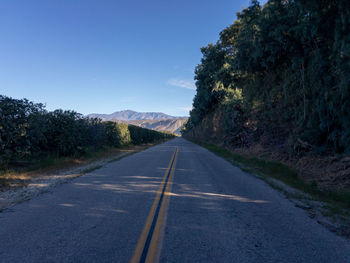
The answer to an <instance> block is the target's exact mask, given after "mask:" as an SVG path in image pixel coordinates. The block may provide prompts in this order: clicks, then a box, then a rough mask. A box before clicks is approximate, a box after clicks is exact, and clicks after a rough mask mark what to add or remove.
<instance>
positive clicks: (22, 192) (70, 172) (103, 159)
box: [0, 145, 150, 212]
mask: <svg viewBox="0 0 350 263" xmlns="http://www.w3.org/2000/svg"><path fill="white" fill-rule="evenodd" d="M149 146H150V145H145V146H133V147H130V148H128V149H124V150H115V151H110V152H108V153H107V152H106V153H102V154H99V155H97V156H96V157H94V158H90V159H80V160H79V159H71V160H69V161H63V162H60V163H58V164H54V165H51V166H49V167H46V168H44V169H38V170H35V171H31V172H24V173H12V174H11V173H8V174H6V175H3V176H2V177H1V179H2V180H1V181H0V212H1V211H3V210H4V209H7V208H9V207H11V206H13V205H15V204H17V203H21V202H23V201H26V200H30V199H32V198H33V197H35V196H37V195H39V194H41V193H45V192H49V191H51V190H52V189H53V188H54V187H56V186H57V185H59V184H62V183H67V182H69V181H70V180H72V179H74V178H77V177H79V176H82V175H84V174H86V173H89V172H91V171H93V170H95V169H98V168H100V167H101V166H103V165H105V164H107V163H109V162H113V161H117V160H119V159H121V158H123V157H125V156H127V155H130V154H132V153H135V152H138V151H141V150H143V149H145V148H148V147H149Z"/></svg>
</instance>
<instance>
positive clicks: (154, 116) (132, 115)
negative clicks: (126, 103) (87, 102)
mask: <svg viewBox="0 0 350 263" xmlns="http://www.w3.org/2000/svg"><path fill="white" fill-rule="evenodd" d="M87 116H88V117H90V118H100V119H102V120H104V121H110V120H121V121H131V120H163V119H178V118H185V117H174V116H170V115H167V114H165V113H162V112H136V111H132V110H123V111H116V112H114V113H111V114H98V113H92V114H89V115H87Z"/></svg>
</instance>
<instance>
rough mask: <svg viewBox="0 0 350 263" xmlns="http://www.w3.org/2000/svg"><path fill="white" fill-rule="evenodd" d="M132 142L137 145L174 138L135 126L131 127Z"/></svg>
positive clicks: (168, 134) (167, 134) (170, 135)
mask: <svg viewBox="0 0 350 263" xmlns="http://www.w3.org/2000/svg"><path fill="white" fill-rule="evenodd" d="M129 131H130V137H131V141H132V142H133V143H135V144H143V143H150V142H155V141H158V140H162V139H170V138H173V137H174V135H172V134H170V133H161V132H157V131H154V130H149V129H144V128H141V127H138V126H135V125H129Z"/></svg>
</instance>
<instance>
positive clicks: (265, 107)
mask: <svg viewBox="0 0 350 263" xmlns="http://www.w3.org/2000/svg"><path fill="white" fill-rule="evenodd" d="M202 53H203V59H202V61H201V64H200V65H198V66H197V68H196V72H195V73H196V76H195V79H196V86H197V94H196V96H195V98H194V102H193V110H192V111H191V114H190V119H189V121H188V122H187V126H186V129H185V131H186V132H188V131H190V130H191V129H192V128H193V127H195V126H197V125H199V124H200V123H201V121H202V119H203V118H204V116H206V115H207V114H208V113H209V112H211V111H212V110H214V109H216V108H218V107H222V108H223V109H224V110H225V112H227V113H228V114H227V117H226V119H227V120H225V123H223V125H226V126H227V127H228V129H229V131H228V132H229V133H230V134H236V133H237V132H240V131H241V130H242V129H246V130H247V129H248V130H249V129H250V130H254V136H255V137H256V139H258V137H259V135H261V134H262V133H263V132H265V133H266V131H268V130H271V131H274V132H276V131H279V132H280V133H281V134H284V135H285V136H287V137H288V136H289V137H290V138H294V140H298V139H301V140H303V141H306V142H308V143H309V144H311V145H314V146H315V147H316V148H318V149H324V150H325V151H334V152H338V153H343V152H348V153H349V152H350V99H349V98H350V5H349V4H348V3H347V1H346V0H335V1H326V0H322V1H318V0H311V1H303V0H295V1H287V0H269V1H268V2H267V3H266V4H265V5H264V7H261V6H260V5H259V3H258V1H252V3H251V5H250V6H249V7H248V8H246V9H244V10H242V12H240V13H238V14H237V20H236V21H235V22H234V23H233V24H232V25H231V26H229V27H228V28H226V29H224V30H223V31H222V32H221V33H220V40H219V41H218V42H217V44H216V45H209V46H208V47H205V48H202ZM237 92H239V93H240V98H239V99H238V100H237V96H234V93H237ZM232 122H234V124H233V123H232ZM249 125H250V126H249ZM252 126H254V127H252Z"/></svg>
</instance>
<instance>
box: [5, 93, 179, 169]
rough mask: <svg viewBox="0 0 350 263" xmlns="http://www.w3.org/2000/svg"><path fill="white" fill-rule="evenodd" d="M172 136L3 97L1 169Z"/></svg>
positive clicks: (25, 100) (24, 100) (23, 100)
mask: <svg viewBox="0 0 350 263" xmlns="http://www.w3.org/2000/svg"><path fill="white" fill-rule="evenodd" d="M171 137H173V135H169V134H164V133H160V132H157V131H151V130H148V129H144V128H139V127H134V126H132V127H128V125H127V124H117V123H114V122H102V121H101V120H100V119H96V118H86V117H83V116H82V115H81V114H79V113H76V112H74V111H63V110H55V111H52V112H48V111H46V110H45V108H44V106H43V104H37V103H33V102H30V101H28V100H27V99H22V100H16V99H12V98H9V97H5V96H1V95H0V167H2V168H4V167H7V166H9V165H19V164H22V163H26V162H31V161H34V160H36V159H40V158H44V157H46V156H48V155H50V156H52V155H53V156H58V157H60V156H75V155H82V154H85V153H86V152H87V151H88V150H89V149H91V148H94V149H100V148H103V147H105V146H113V147H120V146H123V145H128V144H131V143H133V144H142V143H149V142H155V141H157V140H161V139H167V138H171Z"/></svg>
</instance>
